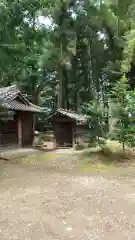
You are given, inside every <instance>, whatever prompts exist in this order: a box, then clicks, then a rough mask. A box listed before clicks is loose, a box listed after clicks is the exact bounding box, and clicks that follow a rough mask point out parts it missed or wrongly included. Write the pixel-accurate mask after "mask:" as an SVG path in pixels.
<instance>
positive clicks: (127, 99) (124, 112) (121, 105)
mask: <svg viewBox="0 0 135 240" xmlns="http://www.w3.org/2000/svg"><path fill="white" fill-rule="evenodd" d="M112 94H113V97H115V100H114V106H115V107H114V111H113V117H115V118H117V119H118V120H117V122H116V128H115V138H116V139H117V140H118V141H119V142H121V143H122V144H123V148H124V147H125V144H127V145H132V146H133V145H134V144H135V142H134V133H135V127H134V125H135V105H134V103H135V91H130V89H129V84H128V80H127V78H126V77H125V75H124V76H123V77H122V78H121V79H120V80H119V81H118V82H117V84H116V86H115V87H114V89H113V91H112Z"/></svg>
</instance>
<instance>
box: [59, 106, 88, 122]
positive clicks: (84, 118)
mask: <svg viewBox="0 0 135 240" xmlns="http://www.w3.org/2000/svg"><path fill="white" fill-rule="evenodd" d="M57 113H60V114H62V115H63V116H67V117H69V118H71V119H73V120H75V121H76V122H78V123H85V122H87V119H88V116H86V115H83V114H78V113H75V112H72V111H70V110H65V109H57V111H56V114H57Z"/></svg>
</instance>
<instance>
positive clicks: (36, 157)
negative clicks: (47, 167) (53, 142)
mask: <svg viewBox="0 0 135 240" xmlns="http://www.w3.org/2000/svg"><path fill="white" fill-rule="evenodd" d="M55 158H56V154H55V153H41V154H31V155H29V156H25V157H22V158H19V159H17V160H16V161H15V162H16V163H21V164H36V163H42V162H44V161H50V160H54V159H55Z"/></svg>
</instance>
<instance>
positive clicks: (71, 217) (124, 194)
mask: <svg viewBox="0 0 135 240" xmlns="http://www.w3.org/2000/svg"><path fill="white" fill-rule="evenodd" d="M134 229H135V177H134V176H127V177H118V176H117V177H109V176H108V177H107V176H103V175H100V174H97V175H92V176H86V175H81V174H79V173H76V174H75V173H74V174H73V173H69V172H65V171H63V172H62V171H61V172H60V171H59V170H56V169H51V168H50V169H45V168H43V169H42V168H38V167H36V166H30V165H29V166H26V165H25V166H23V165H17V164H9V163H8V164H4V162H3V164H2V163H1V168H0V239H1V240H7V239H12V240H16V239H17V240H43V239H44V240H51V239H52V240H68V239H73V240H88V239H90V240H102V239H103V240H111V239H112V240H114V239H115V240H124V239H125V240H127V239H129V240H130V239H131V240H134V239H135V231H134Z"/></svg>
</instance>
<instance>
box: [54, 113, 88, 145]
mask: <svg viewBox="0 0 135 240" xmlns="http://www.w3.org/2000/svg"><path fill="white" fill-rule="evenodd" d="M52 125H53V130H54V137H55V145H56V147H73V146H74V144H77V143H79V142H80V141H81V139H82V138H83V136H84V135H85V134H86V133H87V132H88V124H87V116H85V115H79V114H77V113H74V112H71V111H69V110H65V109H58V110H57V111H56V112H55V114H54V115H53V117H52Z"/></svg>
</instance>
